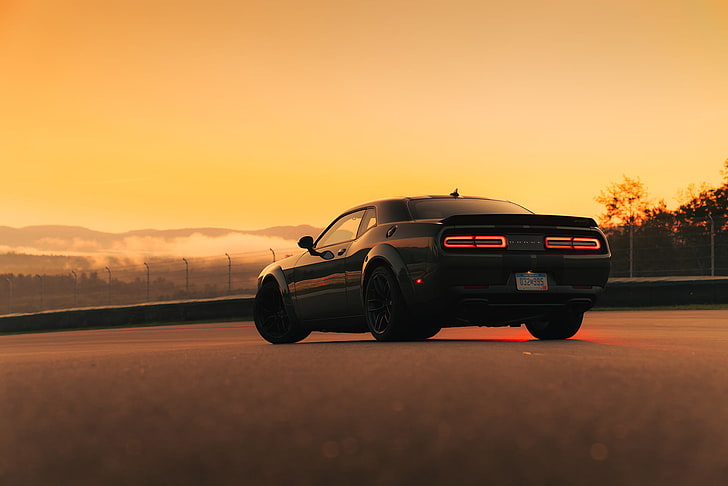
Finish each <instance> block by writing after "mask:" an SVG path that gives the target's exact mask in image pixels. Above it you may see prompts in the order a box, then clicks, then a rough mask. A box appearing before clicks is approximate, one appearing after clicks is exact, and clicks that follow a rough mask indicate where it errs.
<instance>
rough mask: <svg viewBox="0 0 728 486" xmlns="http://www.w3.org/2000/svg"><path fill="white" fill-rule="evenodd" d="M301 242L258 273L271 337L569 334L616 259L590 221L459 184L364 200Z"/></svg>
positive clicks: (264, 331) (260, 324)
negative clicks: (474, 192) (460, 189)
mask: <svg viewBox="0 0 728 486" xmlns="http://www.w3.org/2000/svg"><path fill="white" fill-rule="evenodd" d="M298 245H299V246H300V247H301V248H303V249H304V250H305V251H303V252H301V253H300V254H298V255H294V256H291V257H288V258H285V259H283V260H280V261H277V262H274V263H272V264H270V265H268V266H267V267H266V268H264V269H263V271H262V272H261V273H260V275H259V277H258V292H257V295H256V297H255V325H256V328H257V329H258V332H259V333H260V335H261V336H263V338H264V339H266V340H267V341H270V342H271V343H276V344H278V343H292V342H296V341H300V340H301V339H304V338H305V337H306V336H308V335H309V334H310V332H311V331H337V332H366V331H367V330H368V331H369V332H371V333H372V335H373V336H374V337H375V338H376V339H377V340H379V341H393V340H410V339H427V338H429V337H432V336H434V335H435V334H437V333H438V332H439V331H440V329H441V328H442V327H455V326H513V327H518V326H520V325H522V324H525V325H526V327H527V329H528V331H529V332H530V333H531V334H532V335H533V336H534V337H536V338H539V339H566V338H569V337H571V336H573V335H574V334H575V333H576V332H577V331H578V330H579V327H580V326H581V322H582V318H583V316H584V312H585V311H587V310H588V309H590V308H591V307H592V306H593V305H594V302H595V300H596V299H597V296H598V295H599V294H600V293H601V292H602V291H603V290H604V287H605V285H606V282H607V278H608V276H609V267H610V257H611V253H610V251H609V246H608V244H607V240H606V238H605V237H604V234H603V233H602V232H601V231H600V230H599V229H598V228H597V224H596V222H595V221H594V220H593V219H591V218H579V217H573V216H552V215H540V214H534V213H532V212H531V211H529V210H527V209H525V208H524V207H522V206H519V205H518V204H515V203H512V202H509V201H501V200H495V199H486V198H479V197H462V196H460V195H459V194H457V191H456V192H454V193H453V194H451V195H450V196H420V197H402V198H393V199H382V200H379V201H373V202H369V203H366V204H361V205H359V206H356V207H354V208H351V209H349V210H348V211H345V212H344V213H342V215H341V216H339V217H338V218H336V219H335V220H334V221H333V222H332V223H331V224H330V225H329V226H328V227H327V228H326V229H325V230H324V232H323V233H321V235H319V237H318V238H316V239H315V240H314V238H313V237H311V236H304V237H303V238H301V240H300V241H299V242H298Z"/></svg>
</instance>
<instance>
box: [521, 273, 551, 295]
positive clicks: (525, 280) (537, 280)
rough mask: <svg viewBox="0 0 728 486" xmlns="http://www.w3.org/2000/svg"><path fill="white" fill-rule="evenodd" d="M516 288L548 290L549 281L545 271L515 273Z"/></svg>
mask: <svg viewBox="0 0 728 486" xmlns="http://www.w3.org/2000/svg"><path fill="white" fill-rule="evenodd" d="M516 289H518V290H541V291H543V290H548V289H549V281H548V277H547V276H546V274H545V273H517V274H516Z"/></svg>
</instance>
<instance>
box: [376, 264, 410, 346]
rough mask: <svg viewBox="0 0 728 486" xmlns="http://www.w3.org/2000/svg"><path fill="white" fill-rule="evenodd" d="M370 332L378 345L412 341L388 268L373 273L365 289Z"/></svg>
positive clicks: (405, 316)
mask: <svg viewBox="0 0 728 486" xmlns="http://www.w3.org/2000/svg"><path fill="white" fill-rule="evenodd" d="M364 302H365V303H366V318H367V326H368V327H369V332H371V333H372V336H374V339H376V340H377V341H406V340H409V339H412V338H413V337H414V333H413V332H412V327H411V325H412V319H411V317H410V315H409V313H408V312H407V308H406V305H405V302H404V297H403V296H402V291H401V290H400V288H399V284H398V283H397V279H396V278H395V277H394V274H392V272H391V271H390V270H389V268H387V267H377V268H375V269H374V270H373V271H372V274H371V275H370V276H369V279H368V280H367V283H366V285H365V287H364Z"/></svg>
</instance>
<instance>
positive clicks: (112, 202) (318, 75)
mask: <svg viewBox="0 0 728 486" xmlns="http://www.w3.org/2000/svg"><path fill="white" fill-rule="evenodd" d="M727 52H728V3H726V2H725V1H722V0H696V1H693V2H681V1H674V0H660V1H657V0H648V1H644V2H634V1H627V0H616V1H613V2H601V1H594V2H592V1H586V2H585V1H583V0H568V1H559V0H557V1H554V2H543V1H536V0H528V1H525V0H524V1H514V2H484V1H462V2H457V1H456V2H442V1H416V2H415V1H372V2H348V1H340V0H339V1H333V0H332V1H327V0H314V1H309V2H294V1H291V0H280V1H267V2H252V1H233V0H231V1H205V2H202V1H197V0H177V1H154V2H149V1H146V0H144V1H141V0H128V1H125V2H98V1H96V0H68V1H65V2H47V1H41V0H9V1H8V0H5V1H4V2H2V3H0V72H1V73H2V74H1V75H0V160H2V177H0V209H1V211H2V219H0V225H7V226H16V227H20V226H27V225H34V224H64V225H66V224H67V225H80V226H86V227H90V228H94V229H98V230H105V231H119V232H120V231H125V230H130V229H137V228H159V229H164V228H180V227H196V226H204V227H210V226H219V227H229V228H245V229H255V228H264V227H268V226H274V225H295V224H311V225H314V226H319V227H320V226H323V225H325V224H326V223H327V222H328V221H329V220H330V219H331V218H332V217H333V216H335V215H336V214H337V213H338V212H339V211H340V210H342V209H345V208H347V207H349V206H351V205H354V204H357V203H359V202H362V201H366V200H370V199H376V198H380V197H387V196H401V195H417V194H443V193H444V194H447V193H449V192H450V191H452V190H453V189H455V188H456V187H457V188H459V190H460V193H461V194H464V195H480V196H489V197H495V198H503V199H509V200H513V201H516V202H518V203H520V204H523V205H524V206H526V207H528V208H529V209H531V210H533V211H535V212H538V213H556V214H576V215H582V216H589V217H595V216H597V215H598V214H599V213H600V212H601V208H600V206H599V205H598V204H597V203H596V202H594V200H593V197H594V196H596V195H597V194H598V193H599V191H600V189H602V188H603V187H605V186H607V185H608V184H609V183H610V182H612V181H615V180H618V179H620V178H621V176H622V174H628V175H631V176H633V177H640V178H641V180H642V181H643V182H644V183H645V184H646V185H647V187H648V188H649V190H650V194H651V196H652V197H655V198H665V200H666V202H667V203H668V205H671V204H674V199H673V198H674V196H675V195H676V193H677V191H678V190H679V189H682V188H684V187H685V186H687V184H689V183H700V182H703V181H705V182H708V183H709V184H718V183H719V182H720V181H721V175H720V169H721V168H722V165H723V161H724V160H725V159H726V157H728V58H727V57H726V53H727Z"/></svg>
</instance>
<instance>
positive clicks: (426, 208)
mask: <svg viewBox="0 0 728 486" xmlns="http://www.w3.org/2000/svg"><path fill="white" fill-rule="evenodd" d="M409 207H410V211H411V212H412V216H413V217H414V219H445V218H449V217H450V216H455V215H460V214H533V212H531V211H529V210H528V209H526V208H524V207H523V206H519V205H518V204H516V203H512V202H509V201H498V200H495V199H463V198H458V199H455V198H452V199H413V200H411V201H410V202H409Z"/></svg>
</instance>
